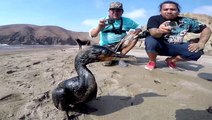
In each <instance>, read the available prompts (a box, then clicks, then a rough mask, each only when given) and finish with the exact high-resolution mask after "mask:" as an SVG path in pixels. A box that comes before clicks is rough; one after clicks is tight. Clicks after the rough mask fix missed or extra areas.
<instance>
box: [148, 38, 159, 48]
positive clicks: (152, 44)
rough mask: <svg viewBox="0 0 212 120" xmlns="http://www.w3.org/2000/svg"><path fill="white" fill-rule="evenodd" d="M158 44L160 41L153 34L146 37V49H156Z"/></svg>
mask: <svg viewBox="0 0 212 120" xmlns="http://www.w3.org/2000/svg"><path fill="white" fill-rule="evenodd" d="M157 44H158V41H157V40H156V39H155V38H153V37H151V36H149V37H147V38H146V39H145V48H146V49H150V50H152V49H156V46H157Z"/></svg>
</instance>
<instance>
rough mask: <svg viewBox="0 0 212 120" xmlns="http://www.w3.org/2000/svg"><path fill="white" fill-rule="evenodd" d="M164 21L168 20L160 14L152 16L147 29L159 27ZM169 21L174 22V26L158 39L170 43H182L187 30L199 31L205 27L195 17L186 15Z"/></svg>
mask: <svg viewBox="0 0 212 120" xmlns="http://www.w3.org/2000/svg"><path fill="white" fill-rule="evenodd" d="M165 21H168V20H167V19H165V18H163V17H162V16H161V15H156V16H152V17H150V18H149V20H148V23H147V29H151V28H159V26H160V25H161V24H162V23H163V22H165ZM169 21H170V22H175V23H176V26H174V27H173V28H172V30H171V32H170V33H169V34H166V35H163V36H162V37H161V38H160V39H166V40H167V41H168V42H170V43H172V42H173V43H182V42H183V38H184V36H185V35H186V33H187V32H192V33H200V32H202V30H203V29H205V28H206V25H204V24H202V23H200V22H198V21H197V20H196V19H191V18H187V17H177V18H176V19H173V20H169Z"/></svg>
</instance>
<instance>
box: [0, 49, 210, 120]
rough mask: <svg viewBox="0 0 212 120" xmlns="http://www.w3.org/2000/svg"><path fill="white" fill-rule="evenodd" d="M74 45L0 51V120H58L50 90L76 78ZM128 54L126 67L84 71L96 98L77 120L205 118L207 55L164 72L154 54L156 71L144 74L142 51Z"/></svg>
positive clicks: (96, 65)
mask: <svg viewBox="0 0 212 120" xmlns="http://www.w3.org/2000/svg"><path fill="white" fill-rule="evenodd" d="M78 51H79V50H78V47H76V46H74V47H73V46H66V47H64V46H58V47H54V48H41V49H28V50H19V51H1V52H0V72H1V73H0V91H1V92H0V119H2V120H17V119H20V120H30V119H33V120H62V119H65V118H66V116H65V114H64V112H62V111H60V110H57V109H56V108H55V107H54V105H53V102H52V100H51V91H52V90H53V89H54V88H55V87H56V86H57V84H58V83H59V82H61V81H63V80H65V79H68V78H71V77H74V76H76V75H77V73H76V71H75V69H74V65H73V63H74V57H75V55H76V54H77V52H78ZM129 54H131V55H135V56H136V57H137V61H132V62H129V67H127V68H123V67H120V66H112V67H104V66H102V63H92V64H89V65H88V68H89V69H90V70H91V71H92V73H93V74H94V75H95V78H96V82H97V84H98V94H97V95H98V96H97V99H96V100H93V101H92V102H90V103H88V105H89V106H90V107H94V108H96V109H98V110H97V111H95V112H91V113H89V114H81V115H79V116H78V117H77V118H78V119H79V120H211V119H212V114H210V113H208V112H207V111H206V109H207V108H208V107H209V106H212V63H211V61H212V57H211V56H210V55H203V56H202V57H201V58H200V59H199V60H198V61H197V62H196V61H188V62H180V63H178V64H177V66H178V68H177V70H170V69H169V68H167V66H166V64H165V62H164V60H165V58H166V57H163V56H159V57H158V62H157V69H155V70H153V71H147V70H145V69H144V66H145V65H146V63H147V62H148V58H147V56H146V53H145V51H144V50H143V49H140V48H135V49H133V50H132V51H131V52H130V53H129Z"/></svg>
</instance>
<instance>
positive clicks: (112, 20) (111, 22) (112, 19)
mask: <svg viewBox="0 0 212 120" xmlns="http://www.w3.org/2000/svg"><path fill="white" fill-rule="evenodd" d="M114 22H115V19H114V18H108V19H105V24H106V25H109V24H113V23H114Z"/></svg>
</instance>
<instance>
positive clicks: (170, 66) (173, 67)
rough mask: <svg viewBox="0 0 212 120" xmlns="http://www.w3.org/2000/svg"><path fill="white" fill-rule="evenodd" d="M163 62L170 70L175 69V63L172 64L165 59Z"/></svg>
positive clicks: (169, 60) (168, 59)
mask: <svg viewBox="0 0 212 120" xmlns="http://www.w3.org/2000/svg"><path fill="white" fill-rule="evenodd" d="M165 62H166V64H167V66H168V67H169V68H170V69H175V68H176V67H177V66H176V63H175V62H172V61H171V59H170V58H166V60H165Z"/></svg>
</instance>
